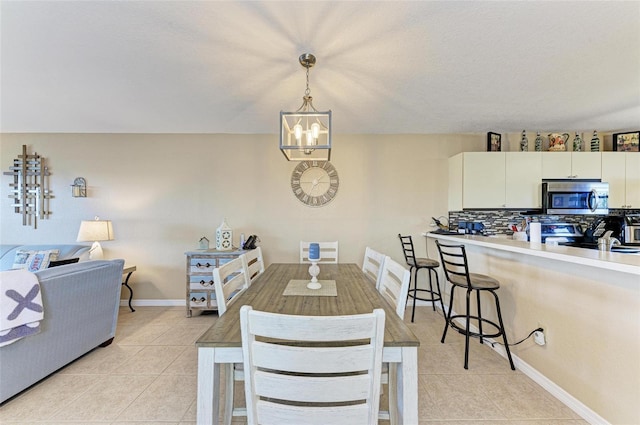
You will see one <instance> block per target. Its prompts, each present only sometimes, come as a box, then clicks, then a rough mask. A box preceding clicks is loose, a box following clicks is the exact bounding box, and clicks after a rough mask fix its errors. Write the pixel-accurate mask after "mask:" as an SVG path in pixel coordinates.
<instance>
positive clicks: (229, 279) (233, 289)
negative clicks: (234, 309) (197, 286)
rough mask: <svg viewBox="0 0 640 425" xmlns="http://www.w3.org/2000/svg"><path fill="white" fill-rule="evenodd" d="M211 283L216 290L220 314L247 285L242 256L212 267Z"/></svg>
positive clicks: (220, 314) (247, 280)
mask: <svg viewBox="0 0 640 425" xmlns="http://www.w3.org/2000/svg"><path fill="white" fill-rule="evenodd" d="M213 285H214V288H215V291H216V303H217V304H218V315H219V316H222V315H223V314H224V313H225V311H227V308H228V307H229V306H230V305H231V304H232V303H233V302H234V301H235V300H236V299H237V297H238V295H240V294H241V293H243V292H244V291H245V290H246V289H247V288H248V287H249V279H248V276H247V273H246V271H245V268H244V261H243V260H242V258H240V257H238V258H234V259H233V260H231V261H229V262H227V263H225V264H223V265H221V266H220V267H216V268H215V269H213Z"/></svg>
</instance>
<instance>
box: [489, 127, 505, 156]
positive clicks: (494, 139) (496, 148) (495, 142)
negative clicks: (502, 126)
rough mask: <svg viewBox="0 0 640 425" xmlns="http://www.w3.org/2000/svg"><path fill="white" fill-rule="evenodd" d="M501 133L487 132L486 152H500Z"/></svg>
mask: <svg viewBox="0 0 640 425" xmlns="http://www.w3.org/2000/svg"><path fill="white" fill-rule="evenodd" d="M501 142H502V135H501V134H499V133H492V132H488V133H487V152H500V150H501V149H502V143H501Z"/></svg>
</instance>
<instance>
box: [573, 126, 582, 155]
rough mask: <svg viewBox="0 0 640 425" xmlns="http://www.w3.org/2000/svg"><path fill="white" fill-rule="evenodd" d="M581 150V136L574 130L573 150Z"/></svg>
mask: <svg viewBox="0 0 640 425" xmlns="http://www.w3.org/2000/svg"><path fill="white" fill-rule="evenodd" d="M581 150H582V137H580V135H579V134H578V132H577V131H576V137H574V138H573V151H574V152H580V151H581Z"/></svg>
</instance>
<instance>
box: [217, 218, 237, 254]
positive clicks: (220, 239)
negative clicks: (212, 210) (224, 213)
mask: <svg viewBox="0 0 640 425" xmlns="http://www.w3.org/2000/svg"><path fill="white" fill-rule="evenodd" d="M232 242H233V230H232V229H231V227H229V225H228V224H227V219H226V218H225V219H224V220H222V224H221V225H220V227H218V228H217V229H216V249H217V250H218V251H231V250H232V249H233V243H232Z"/></svg>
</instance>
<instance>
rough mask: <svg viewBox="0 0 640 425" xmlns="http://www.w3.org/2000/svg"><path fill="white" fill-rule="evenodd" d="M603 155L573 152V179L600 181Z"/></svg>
mask: <svg viewBox="0 0 640 425" xmlns="http://www.w3.org/2000/svg"><path fill="white" fill-rule="evenodd" d="M601 160H602V155H601V153H600V152H572V153H571V176H572V177H571V178H573V179H599V178H601V177H602V172H601V164H600V163H601Z"/></svg>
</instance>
